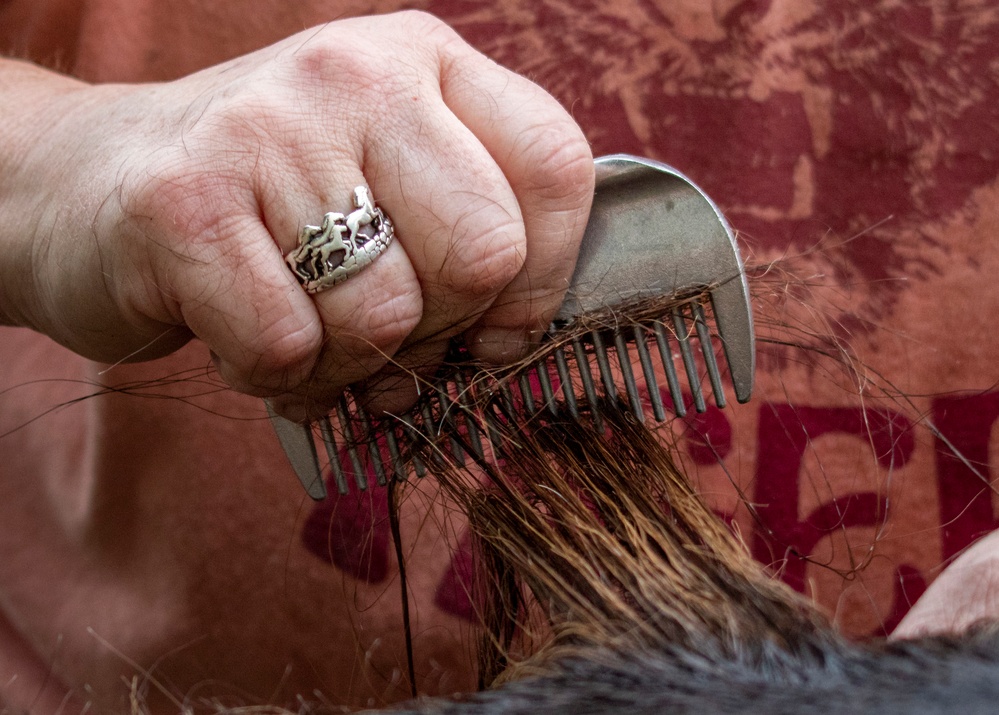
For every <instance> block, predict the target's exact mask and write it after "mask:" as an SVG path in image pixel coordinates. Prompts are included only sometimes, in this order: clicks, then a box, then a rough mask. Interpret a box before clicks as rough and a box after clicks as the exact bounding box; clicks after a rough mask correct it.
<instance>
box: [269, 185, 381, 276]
mask: <svg viewBox="0 0 999 715" xmlns="http://www.w3.org/2000/svg"><path fill="white" fill-rule="evenodd" d="M354 206H355V207H356V208H355V209H354V210H353V211H351V212H350V213H349V214H347V215H346V216H344V215H343V214H341V213H335V212H332V211H331V212H330V213H327V214H326V215H325V216H323V224H322V226H305V227H304V228H303V229H302V231H301V233H299V235H298V247H297V248H296V249H295V250H293V251H290V252H289V253H288V255H286V256H285V257H284V260H285V262H287V264H288V266H289V267H290V268H291V271H292V273H294V274H295V277H296V278H298V280H299V282H300V283H301V284H302V286H303V287H304V288H305V290H307V291H308V292H309V293H319V292H320V291H324V290H327V289H329V288H332V287H333V286H335V285H337V284H338V283H343V282H344V281H345V280H347V279H348V278H350V277H351V276H352V275H354V274H355V273H358V272H359V271H361V270H363V269H364V267H365V266H368V265H370V264H371V263H372V262H373V261H374V260H375V259H376V258H378V256H380V255H381V254H382V253H384V252H385V249H386V248H388V247H389V244H390V243H392V239H393V238H394V237H395V227H394V226H393V225H392V219H390V218H389V217H388V215H387V214H386V213H385V212H384V211H382V210H381V209H380V208H378V207H377V206H375V202H374V201H373V200H372V199H371V194H370V193H368V187H366V186H358V187H357V188H355V189H354Z"/></svg>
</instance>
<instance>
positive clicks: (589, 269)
mask: <svg viewBox="0 0 999 715" xmlns="http://www.w3.org/2000/svg"><path fill="white" fill-rule="evenodd" d="M595 170H596V177H597V181H596V190H595V192H594V195H593V205H592V208H591V210H590V216H589V220H588V222H587V225H586V230H585V235H584V236H583V241H582V244H581V245H580V252H579V257H578V261H577V263H576V267H575V271H574V273H573V277H572V280H571V281H570V285H569V287H568V290H567V292H566V295H565V299H564V301H563V303H562V306H561V307H560V308H559V312H558V314H557V315H556V318H555V319H556V323H557V324H558V325H570V324H573V323H574V321H577V320H581V319H584V318H583V317H582V316H593V315H596V314H601V315H606V314H607V312H606V311H613V312H614V313H615V315H614V316H612V319H611V320H610V321H608V322H609V323H610V324H611V325H610V326H596V327H595V328H594V329H593V330H591V331H590V332H589V333H588V334H585V335H583V336H581V337H574V338H572V339H570V340H565V339H564V338H562V339H561V342H559V340H560V338H559V334H558V330H557V328H553V329H552V331H551V333H552V334H551V339H552V342H551V343H550V344H549V348H548V349H546V350H545V351H544V352H542V353H541V355H542V357H540V358H538V360H537V361H536V362H535V363H534V364H531V365H527V366H524V365H521V366H520V367H518V368H516V369H515V372H514V374H513V375H511V374H510V372H509V371H507V373H506V377H502V378H497V377H496V375H495V374H490V375H486V376H485V377H484V378H481V377H476V378H474V379H473V377H472V375H471V374H470V373H467V372H465V371H466V370H467V369H468V368H467V367H464V368H463V367H462V366H461V364H460V358H461V357H462V356H461V355H458V356H457V357H458V358H459V362H458V363H449V364H447V365H445V366H444V368H442V372H441V373H440V374H439V377H438V379H437V380H436V381H435V382H433V383H432V384H429V385H428V388H429V390H428V391H427V392H425V393H424V396H423V397H422V398H421V400H420V401H419V403H418V407H417V408H415V409H413V410H411V411H410V412H409V413H408V414H404V415H399V416H396V417H394V418H382V419H379V420H372V419H370V418H369V417H368V415H367V414H365V412H364V409H363V408H362V406H361V405H360V404H359V403H358V402H357V401H356V400H355V399H354V398H353V397H352V396H349V395H348V396H345V397H344V398H342V399H341V400H340V401H339V403H338V405H337V407H336V410H335V411H334V412H335V415H334V417H332V418H331V417H327V418H324V419H323V420H321V421H320V424H319V431H320V434H321V436H322V441H323V443H324V444H325V446H326V453H327V455H328V457H329V460H330V469H331V471H332V475H333V481H334V482H335V484H336V487H337V490H338V491H340V492H341V493H346V492H347V491H348V490H349V489H350V482H351V479H350V478H349V477H351V476H352V477H353V480H352V481H353V482H354V483H355V484H356V485H357V486H358V488H360V489H366V488H367V485H368V483H369V481H370V480H374V481H377V482H378V483H379V484H384V483H385V482H386V479H387V477H388V475H389V474H391V475H392V476H393V477H394V478H396V479H403V478H405V477H406V474H405V472H406V470H407V467H406V465H407V464H411V465H412V468H413V470H414V471H415V472H416V474H417V476H423V474H424V473H425V471H426V468H425V464H424V463H423V461H421V458H420V456H419V455H418V454H417V452H418V451H419V452H420V453H421V454H424V455H425V456H426V458H427V459H431V460H433V461H434V463H435V464H438V465H442V464H444V463H445V461H446V459H447V458H446V456H445V451H446V452H447V453H450V455H451V457H453V458H454V459H457V460H459V461H462V460H464V459H465V458H466V457H468V456H471V457H472V458H473V459H483V458H485V457H486V456H487V454H486V453H487V451H488V449H489V445H490V443H495V439H497V438H498V437H497V434H498V432H499V430H498V429H497V427H498V426H499V425H498V423H497V420H500V421H508V422H510V423H512V424H514V425H516V426H521V425H523V426H524V427H525V428H529V425H530V423H531V421H532V420H543V419H549V418H550V417H553V416H560V415H564V414H568V416H570V417H571V418H573V419H583V418H589V419H593V420H594V421H595V423H596V425H597V427H598V428H600V427H601V426H602V425H601V417H600V412H599V410H600V408H599V405H600V404H601V402H605V403H617V402H618V401H619V400H623V403H624V404H625V405H626V406H627V408H628V409H630V410H631V412H633V413H634V415H635V416H636V417H637V418H638V419H640V420H644V419H645V417H646V411H647V410H651V413H652V417H653V418H654V419H656V420H657V421H660V422H661V421H663V420H665V419H666V417H667V413H668V412H669V411H670V408H671V409H672V411H673V412H675V413H676V414H677V415H678V416H681V417H682V416H683V415H684V414H686V412H687V409H688V408H690V407H693V409H695V410H697V411H699V412H702V411H704V410H705V409H706V405H707V401H706V399H705V386H704V384H703V380H702V378H703V377H706V378H707V384H708V385H709V386H710V389H711V392H712V393H713V395H714V400H715V403H716V404H717V405H718V406H719V407H723V406H724V405H725V396H724V394H723V393H722V383H721V374H720V370H719V367H718V361H717V358H716V355H717V354H718V350H716V346H715V341H716V337H715V336H714V335H713V334H712V331H711V330H709V327H708V326H709V323H710V321H713V322H714V323H715V324H716V325H717V336H721V337H718V338H717V340H718V341H720V342H721V343H722V347H723V348H724V355H725V360H726V366H727V369H728V374H729V377H730V379H731V383H732V387H733V389H734V394H735V398H736V400H738V401H739V402H746V401H747V400H749V398H750V395H751V393H752V390H753V373H754V370H755V361H756V358H755V344H754V336H753V319H752V312H751V309H750V304H749V294H748V291H749V289H748V286H747V283H746V275H745V271H744V270H743V267H742V261H741V259H740V258H739V252H738V249H737V247H736V244H735V238H734V236H733V235H732V231H731V229H730V228H729V226H728V224H727V223H726V222H725V219H724V218H723V217H722V215H721V214H720V213H719V211H718V208H717V207H716V206H715V205H714V203H713V202H712V201H711V200H710V199H709V198H708V197H707V196H706V195H705V194H704V192H703V191H701V190H700V189H699V188H697V186H695V185H694V184H693V183H692V182H691V181H690V180H689V179H688V178H687V177H685V176H684V175H683V174H681V173H680V172H678V171H676V170H675V169H673V168H671V167H669V166H666V165H665V164H661V163H659V162H656V161H652V160H650V159H642V158H640V157H633V156H627V155H623V154H618V155H614V156H607V157H601V158H600V159H597V160H596V162H595ZM666 296H672V297H673V298H675V299H683V300H684V301H685V302H682V303H681V304H677V307H674V308H670V309H668V310H667V311H666V313H665V315H659V316H656V317H651V318H648V319H647V320H638V321H636V320H629V321H628V322H622V321H620V320H617V319H615V318H616V316H617V315H620V314H622V309H621V306H625V305H628V306H639V305H649V303H651V304H655V303H656V302H657V301H658V299H660V298H664V297H666ZM643 314H644V315H648V313H647V312H645V313H643ZM585 319H587V320H589V318H585ZM574 330H583V328H582V327H580V326H579V325H576V326H575V327H574ZM722 338H724V339H723V340H722ZM465 357H467V356H465ZM636 357H637V362H636ZM677 361H679V363H680V365H681V366H682V371H683V375H684V376H685V380H682V381H681V379H680V368H678V366H677ZM660 366H662V371H663V372H662V375H663V377H665V380H666V385H665V388H662V389H661V388H660V386H659V384H658V382H657V379H656V378H657V373H658V370H659V367H660ZM683 384H685V385H686V387H687V388H688V389H689V400H688V399H687V398H686V396H685V394H684V393H683V392H682V387H681V385H683ZM667 398H668V402H669V404H667ZM268 410H269V412H270V415H271V421H272V423H273V425H274V429H275V431H276V433H277V435H278V439H279V440H280V442H281V445H282V447H284V450H285V453H286V454H287V455H288V458H289V460H290V462H291V464H292V466H293V467H294V469H295V473H296V474H297V475H298V478H299V480H300V481H301V483H302V485H303V486H304V487H305V489H306V492H308V494H309V495H310V496H311V497H313V498H314V499H322V498H323V497H325V496H326V485H325V482H324V480H323V478H322V472H321V471H320V465H319V459H318V456H317V453H316V444H315V441H314V438H313V434H312V431H311V428H310V427H308V426H306V427H304V428H303V427H302V426H301V425H297V424H294V423H292V422H288V421H287V420H284V419H283V418H281V417H279V416H277V415H276V414H275V413H274V412H273V410H271V409H270V406H269V405H268ZM334 422H335V423H336V424H334ZM335 436H337V437H342V444H338V443H337V441H336V439H335ZM427 443H429V446H430V447H431V449H430V450H429V451H427V450H422V449H421V450H417V449H416V447H423V446H426V445H427Z"/></svg>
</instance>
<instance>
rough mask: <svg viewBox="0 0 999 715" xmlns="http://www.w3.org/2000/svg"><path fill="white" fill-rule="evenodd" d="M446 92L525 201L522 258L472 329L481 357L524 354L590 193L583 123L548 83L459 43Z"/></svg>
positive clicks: (576, 236) (556, 290) (552, 302)
mask: <svg viewBox="0 0 999 715" xmlns="http://www.w3.org/2000/svg"><path fill="white" fill-rule="evenodd" d="M445 52H447V53H450V54H447V55H446V56H444V57H443V58H442V59H441V66H442V72H441V92H442V96H443V98H444V101H445V103H446V104H447V105H448V106H449V108H450V109H451V111H452V112H453V113H454V114H455V116H457V117H458V119H459V120H461V121H462V123H463V124H465V126H467V127H468V128H469V129H470V130H471V131H472V132H473V133H474V134H475V135H476V136H477V137H478V138H479V140H480V141H481V142H482V144H483V146H485V147H486V149H487V150H488V151H489V153H490V155H491V156H492V159H493V161H495V162H496V164H497V165H498V166H499V167H500V169H501V170H502V171H503V173H504V174H505V176H506V178H507V181H508V182H509V184H510V187H511V188H512V189H513V192H514V194H515V196H516V198H517V201H518V203H519V204H520V209H521V214H522V216H523V220H524V227H525V230H526V234H527V255H526V256H525V260H524V265H523V267H522V268H521V270H520V272H519V273H518V274H517V275H516V276H515V277H514V279H513V280H512V281H511V282H510V283H509V284H508V285H507V286H506V288H505V289H503V290H502V291H501V292H500V294H499V295H498V296H497V298H496V300H495V301H494V302H493V304H492V306H491V307H490V308H489V309H488V310H487V311H486V312H485V313H484V314H483V315H482V317H481V318H480V319H479V320H478V321H477V322H476V324H475V325H474V326H473V327H472V329H471V330H470V331H469V333H468V335H469V338H470V340H469V345H470V347H471V350H472V352H473V353H474V354H475V355H476V356H477V357H479V358H482V359H485V360H490V361H495V362H503V361H509V360H512V359H515V358H517V357H519V356H521V355H522V354H523V353H524V352H525V351H526V350H528V349H529V348H530V347H531V346H532V345H533V344H534V343H536V342H537V340H538V338H540V336H541V334H543V332H544V330H545V329H546V328H547V327H548V324H549V322H550V321H551V319H552V317H553V316H554V315H555V313H556V312H557V311H558V308H559V306H560V305H561V304H562V299H563V296H564V295H565V291H566V289H567V288H568V287H569V281H570V279H571V278H572V272H573V268H574V267H575V263H576V257H577V254H578V252H579V244H580V242H581V241H582V238H583V232H584V231H585V229H586V222H587V219H588V217H589V211H590V204H591V203H592V200H593V183H594V169H593V156H592V154H591V152H590V147H589V144H588V143H587V141H586V138H585V136H584V135H583V133H582V131H581V130H580V129H579V127H578V126H577V125H576V123H575V122H574V121H572V118H571V117H570V116H569V114H568V113H567V112H566V111H565V109H564V108H563V107H562V106H561V105H560V104H559V103H558V102H557V101H556V100H555V98H554V97H552V96H551V95H549V94H548V93H547V92H545V91H544V90H543V89H541V88H540V87H538V86H537V85H536V84H534V83H533V82H531V81H529V80H527V79H526V78H524V77H520V76H519V75H515V74H513V73H511V72H509V71H507V70H505V69H503V68H501V67H500V66H499V65H496V64H495V63H492V62H482V61H480V62H469V61H467V60H468V57H466V56H465V55H466V54H467V53H470V52H473V50H471V48H469V47H468V46H467V45H465V44H464V43H462V42H457V41H456V42H453V43H450V44H449V45H447V46H446V48H445Z"/></svg>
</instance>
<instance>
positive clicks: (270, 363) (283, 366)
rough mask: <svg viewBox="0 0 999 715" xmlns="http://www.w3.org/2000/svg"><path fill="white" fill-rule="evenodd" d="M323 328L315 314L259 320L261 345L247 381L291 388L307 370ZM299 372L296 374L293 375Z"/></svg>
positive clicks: (290, 315)
mask: <svg viewBox="0 0 999 715" xmlns="http://www.w3.org/2000/svg"><path fill="white" fill-rule="evenodd" d="M322 336H323V328H322V324H321V323H320V321H319V320H318V319H316V318H313V319H309V320H305V321H302V320H301V318H300V317H299V316H297V315H295V314H291V313H289V314H286V315H283V316H282V317H281V318H279V319H277V320H273V321H270V322H264V321H262V322H261V330H260V335H259V341H260V345H261V348H262V353H261V355H260V357H259V358H258V359H257V360H256V361H255V364H254V366H253V369H252V373H251V375H250V378H249V381H250V382H251V383H254V384H260V385H267V386H270V387H279V388H281V389H291V388H292V387H294V386H295V384H297V383H298V382H299V381H300V380H301V377H302V376H304V375H306V374H308V372H309V371H310V368H311V366H312V364H313V363H314V362H315V359H316V356H317V355H318V354H319V348H320V345H321V344H322ZM296 376H298V377H296Z"/></svg>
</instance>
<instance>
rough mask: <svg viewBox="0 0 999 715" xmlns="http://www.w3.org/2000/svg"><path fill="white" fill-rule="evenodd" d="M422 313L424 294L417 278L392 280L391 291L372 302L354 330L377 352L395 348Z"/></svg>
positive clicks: (413, 327) (406, 335) (407, 335)
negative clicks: (395, 281)
mask: <svg viewBox="0 0 999 715" xmlns="http://www.w3.org/2000/svg"><path fill="white" fill-rule="evenodd" d="M422 317H423V296H422V293H421V291H420V285H419V283H418V282H417V281H415V280H414V281H406V282H405V284H395V283H394V284H393V285H392V286H391V294H390V295H389V296H388V297H387V298H385V299H384V300H380V301H378V302H377V303H373V304H372V307H371V308H370V309H369V310H367V311H366V312H365V313H364V314H363V315H362V316H361V320H360V321H359V324H358V325H356V326H355V327H354V328H353V330H354V331H355V332H357V333H358V335H359V337H361V338H362V340H363V341H364V343H366V344H367V345H369V346H370V348H371V350H372V351H375V352H394V351H395V349H396V348H397V347H398V346H399V345H400V344H401V343H402V342H403V341H404V340H405V339H406V338H407V337H409V335H410V334H411V333H412V332H413V330H415V329H416V326H417V325H418V324H419V323H420V320H421V319H422Z"/></svg>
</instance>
